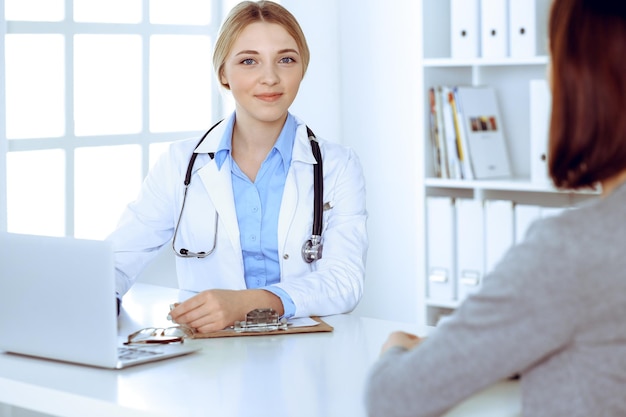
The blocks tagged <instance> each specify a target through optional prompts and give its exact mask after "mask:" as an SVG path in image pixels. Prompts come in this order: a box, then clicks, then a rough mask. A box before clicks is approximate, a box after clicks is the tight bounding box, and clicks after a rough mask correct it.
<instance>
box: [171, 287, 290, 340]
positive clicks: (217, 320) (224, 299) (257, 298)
mask: <svg viewBox="0 0 626 417" xmlns="http://www.w3.org/2000/svg"><path fill="white" fill-rule="evenodd" d="M266 307H267V308H273V309H274V310H275V311H276V312H277V313H279V315H281V316H282V315H283V313H284V308H283V304H282V302H281V301H280V298H278V297H277V296H276V295H274V294H273V293H271V292H269V291H265V290H256V289H255V290H207V291H203V292H201V293H199V294H197V295H195V296H193V297H191V298H190V299H188V300H187V301H184V302H182V303H180V304H178V305H177V306H176V307H175V308H174V309H173V310H172V311H170V316H171V318H172V320H173V321H174V322H175V323H178V324H184V325H187V326H189V327H192V328H194V329H196V331H198V332H200V333H210V332H215V331H218V330H222V329H224V328H226V327H228V326H232V325H233V324H234V323H235V321H238V320H244V319H245V318H246V314H248V312H249V311H251V310H254V309H255V308H266Z"/></svg>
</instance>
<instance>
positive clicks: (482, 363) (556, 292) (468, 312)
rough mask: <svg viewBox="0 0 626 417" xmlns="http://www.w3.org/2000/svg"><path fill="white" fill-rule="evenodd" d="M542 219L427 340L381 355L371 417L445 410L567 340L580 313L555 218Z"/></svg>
mask: <svg viewBox="0 0 626 417" xmlns="http://www.w3.org/2000/svg"><path fill="white" fill-rule="evenodd" d="M540 222H541V224H537V223H535V225H534V227H533V228H532V230H530V231H529V234H528V236H527V239H526V241H525V242H524V243H522V244H520V245H518V246H516V247H514V248H512V249H511V250H509V252H508V253H507V254H506V255H505V256H504V257H503V259H502V260H501V262H500V263H499V264H498V265H497V266H496V268H495V269H494V270H493V271H492V272H491V273H490V274H489V275H488V276H487V277H486V278H485V280H484V283H483V286H482V288H481V289H480V290H479V292H477V293H475V294H473V295H471V296H469V297H468V298H467V299H466V300H465V302H464V303H463V304H462V305H461V306H460V307H459V308H458V309H457V311H456V312H455V313H454V314H453V316H452V317H451V318H450V319H448V320H446V321H445V322H443V323H442V324H440V325H439V326H438V328H437V329H436V330H435V331H434V332H433V333H432V334H431V335H430V336H429V337H428V338H427V339H426V340H425V341H424V342H422V343H420V344H419V345H418V346H417V347H416V348H414V349H412V350H409V351H403V350H400V349H390V350H389V351H388V352H386V353H385V354H384V355H383V356H382V357H381V358H380V359H379V361H378V362H377V363H376V364H375V365H374V366H373V368H372V369H371V371H370V375H369V378H368V381H367V384H366V391H365V403H366V408H367V409H368V413H369V416H370V417H374V416H380V417H382V416H384V417H401V416H412V417H421V416H424V417H425V416H438V415H441V414H442V413H444V412H445V411H447V410H448V409H450V408H452V407H453V406H455V405H456V404H457V403H459V402H461V401H462V400H464V399H465V398H467V397H468V396H470V395H472V394H474V393H476V392H478V391H480V390H482V389H484V388H486V387H488V386H489V385H492V384H493V383H496V382H498V381H500V380H502V379H505V378H507V377H511V376H513V375H515V374H517V373H521V372H523V371H524V370H525V369H527V368H529V367H531V366H533V364H535V363H537V362H538V361H541V360H542V359H544V358H546V357H547V356H549V355H550V354H551V353H553V352H555V351H556V350H558V349H559V348H560V347H561V346H563V345H564V344H565V343H567V341H568V340H569V339H570V338H571V337H572V334H573V332H574V326H575V325H574V324H573V323H574V322H575V320H572V318H573V317H574V315H576V314H578V311H577V306H578V304H577V303H576V300H575V297H576V295H575V292H574V291H573V290H572V291H570V290H568V288H569V287H572V286H571V285H570V286H568V285H564V284H566V283H567V277H568V274H571V273H573V272H571V271H569V270H568V268H571V266H569V265H568V261H567V260H565V259H564V258H566V257H567V254H563V248H562V247H561V246H562V245H561V244H560V242H561V240H560V239H558V240H557V239H554V236H559V232H560V231H559V230H558V229H559V227H558V225H556V224H554V223H553V222H546V221H545V220H542V221H540ZM570 276H571V275H570Z"/></svg>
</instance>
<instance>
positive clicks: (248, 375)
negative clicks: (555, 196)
mask: <svg viewBox="0 0 626 417" xmlns="http://www.w3.org/2000/svg"><path fill="white" fill-rule="evenodd" d="M178 298H179V292H178V290H175V289H171V288H163V287H156V286H152V285H147V284H136V285H135V286H134V287H133V289H132V290H131V291H130V292H129V293H128V294H127V295H126V296H125V298H124V311H123V312H122V314H121V316H120V320H119V323H120V325H119V327H120V335H127V334H129V333H131V332H132V331H135V330H137V329H139V328H142V327H146V326H149V325H153V326H163V325H168V324H169V322H168V321H167V320H166V319H165V316H166V315H167V311H168V306H169V304H171V303H172V302H173V301H176V300H178ZM324 320H325V321H326V322H328V323H329V324H330V325H332V326H334V327H335V331H334V332H332V333H311V334H292V335H280V336H254V337H229V338H220V339H201V340H192V341H189V342H188V343H197V344H200V345H201V347H202V349H201V350H200V351H199V352H196V353H193V354H191V355H188V356H184V357H179V358H174V359H167V360H164V361H161V362H156V363H151V364H144V365H138V366H136V367H131V368H128V369H125V370H121V371H114V370H106V369H97V368H90V367H87V366H82V365H73V364H65V363H59V362H54V361H48V360H43V359H35V358H27V357H21V356H18V355H13V354H7V353H4V352H0V403H6V404H10V405H13V406H17V407H23V408H28V409H32V410H36V411H39V412H43V413H47V414H53V415H62V416H76V417H84V416H85V415H89V416H111V415H115V416H122V417H123V416H168V417H172V416H185V417H194V416H207V415H211V416H220V417H248V416H250V417H252V416H253V417H263V416H272V417H292V416H303V417H304V416H315V417H317V416H324V417H334V416H351V417H360V416H363V417H364V416H365V409H364V407H363V401H362V398H363V385H364V381H365V378H366V375H367V372H368V370H369V368H370V366H371V365H372V363H374V361H375V360H376V358H377V357H378V354H379V351H380V347H381V345H382V343H383V342H384V340H385V339H386V337H387V335H388V334H389V332H391V331H393V330H399V329H400V330H407V331H412V332H415V331H417V329H416V328H415V327H414V326H411V325H410V324H406V323H395V322H388V321H384V320H376V319H371V318H364V317H358V316H355V315H350V314H348V315H337V316H329V317H325V318H324ZM518 415H520V401H519V386H518V384H517V383H516V382H510V381H507V382H502V383H500V384H497V385H495V386H493V387H491V388H489V389H487V390H485V391H484V392H481V393H479V394H477V395H475V396H474V397H472V398H470V399H468V400H467V401H465V402H464V403H462V404H460V405H459V406H458V407H456V408H455V409H453V410H451V411H450V412H449V413H448V414H446V416H449V417H459V416H481V417H490V416H494V417H495V416H498V417H500V416H518Z"/></svg>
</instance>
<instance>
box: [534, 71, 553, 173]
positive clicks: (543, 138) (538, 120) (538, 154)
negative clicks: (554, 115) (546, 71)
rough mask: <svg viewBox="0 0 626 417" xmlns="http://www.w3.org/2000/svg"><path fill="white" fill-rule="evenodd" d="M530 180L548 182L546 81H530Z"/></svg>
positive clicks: (548, 101)
mask: <svg viewBox="0 0 626 417" xmlns="http://www.w3.org/2000/svg"><path fill="white" fill-rule="evenodd" d="M529 88H530V109H529V110H530V180H531V181H532V182H536V183H548V182H550V181H551V180H550V176H549V175H548V133H549V127H550V112H551V111H552V95H551V94H550V88H549V87H548V82H547V81H546V80H530V86H529Z"/></svg>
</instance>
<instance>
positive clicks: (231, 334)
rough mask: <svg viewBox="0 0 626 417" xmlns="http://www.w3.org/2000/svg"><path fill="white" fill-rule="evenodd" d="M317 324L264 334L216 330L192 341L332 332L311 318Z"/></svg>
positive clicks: (330, 327)
mask: <svg viewBox="0 0 626 417" xmlns="http://www.w3.org/2000/svg"><path fill="white" fill-rule="evenodd" d="M311 319H313V320H315V321H316V322H318V323H319V324H317V325H315V326H303V327H289V328H287V329H286V330H268V331H265V332H236V331H235V330H234V329H232V328H229V329H224V330H218V331H216V332H211V333H196V334H194V335H193V337H192V338H193V339H213V338H218V337H237V336H268V335H287V334H297V333H323V332H332V331H333V330H334V328H333V326H331V325H329V324H328V323H326V322H325V321H324V320H322V319H321V318H319V317H317V316H313V317H311Z"/></svg>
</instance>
